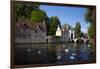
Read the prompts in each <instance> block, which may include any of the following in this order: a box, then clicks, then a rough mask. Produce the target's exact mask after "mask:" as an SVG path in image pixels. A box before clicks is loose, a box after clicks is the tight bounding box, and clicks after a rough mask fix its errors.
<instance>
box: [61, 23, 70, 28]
mask: <svg viewBox="0 0 100 69" xmlns="http://www.w3.org/2000/svg"><path fill="white" fill-rule="evenodd" d="M62 28H66V29H71V25H69V24H67V23H65V24H63V25H62Z"/></svg>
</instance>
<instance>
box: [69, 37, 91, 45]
mask: <svg viewBox="0 0 100 69" xmlns="http://www.w3.org/2000/svg"><path fill="white" fill-rule="evenodd" d="M89 41H90V40H89V39H87V38H76V39H71V40H70V42H74V43H85V44H86V43H88V42H89Z"/></svg>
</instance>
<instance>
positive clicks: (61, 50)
mask: <svg viewBox="0 0 100 69" xmlns="http://www.w3.org/2000/svg"><path fill="white" fill-rule="evenodd" d="M14 52H15V57H14V58H15V60H14V61H15V65H25V64H51V63H57V64H64V63H67V64H74V63H88V62H93V61H95V60H93V58H94V56H93V55H92V53H91V49H90V48H89V46H88V45H86V44H75V43H58V44H16V45H15V50H14Z"/></svg>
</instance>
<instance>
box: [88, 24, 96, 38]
mask: <svg viewBox="0 0 100 69" xmlns="http://www.w3.org/2000/svg"><path fill="white" fill-rule="evenodd" d="M94 34H95V29H94V26H93V24H90V26H89V28H88V36H89V37H90V38H91V39H93V38H94V37H95V35H94Z"/></svg>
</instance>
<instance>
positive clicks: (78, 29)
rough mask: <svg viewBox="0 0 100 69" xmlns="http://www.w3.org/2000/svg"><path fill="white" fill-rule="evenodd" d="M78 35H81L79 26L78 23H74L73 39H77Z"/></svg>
mask: <svg viewBox="0 0 100 69" xmlns="http://www.w3.org/2000/svg"><path fill="white" fill-rule="evenodd" d="M80 33H81V25H80V23H79V22H77V23H76V26H75V37H76V38H79V37H80Z"/></svg>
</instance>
